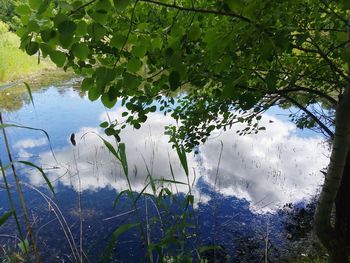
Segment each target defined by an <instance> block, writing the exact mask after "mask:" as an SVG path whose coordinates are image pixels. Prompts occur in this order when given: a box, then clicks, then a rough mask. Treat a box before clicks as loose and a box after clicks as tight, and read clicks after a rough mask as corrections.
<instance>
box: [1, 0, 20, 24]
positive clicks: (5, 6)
mask: <svg viewBox="0 0 350 263" xmlns="http://www.w3.org/2000/svg"><path fill="white" fill-rule="evenodd" d="M19 3H20V1H17V0H1V1H0V21H3V22H5V23H6V24H8V25H9V26H10V29H11V31H14V30H16V29H17V27H18V26H19V25H20V19H19V17H18V16H17V15H16V13H15V7H16V5H17V4H19Z"/></svg>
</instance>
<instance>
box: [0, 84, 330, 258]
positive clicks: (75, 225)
mask: <svg viewBox="0 0 350 263" xmlns="http://www.w3.org/2000/svg"><path fill="white" fill-rule="evenodd" d="M68 84H69V83H68ZM68 86H69V85H68ZM8 93H9V94H8V98H9V100H11V91H10V89H8ZM33 97H34V103H35V109H34V108H33V106H32V105H31V104H29V103H25V104H24V105H23V106H22V108H21V109H20V110H18V111H15V112H9V111H6V109H2V112H3V119H4V121H5V122H6V123H13V124H17V125H24V126H30V127H35V128H40V129H44V130H45V131H46V132H47V133H48V134H49V136H50V142H49V141H48V140H47V138H46V137H45V135H44V134H43V133H42V132H40V131H34V130H28V129H21V128H7V134H8V137H9V143H10V146H11V153H12V155H13V157H14V159H16V160H24V161H31V162H33V163H35V164H36V165H38V166H40V167H42V168H43V170H44V171H45V173H46V174H47V176H48V178H49V179H50V181H51V182H52V184H53V187H54V189H55V192H56V195H55V196H52V194H51V193H50V191H49V190H48V187H47V186H46V183H45V180H44V178H43V177H42V175H41V174H40V173H39V172H38V171H37V170H35V169H32V168H28V167H24V166H23V165H17V164H16V167H17V172H18V174H19V177H20V180H21V182H22V188H23V191H24V197H25V200H26V204H27V206H28V209H29V214H30V217H31V221H32V222H33V229H34V232H35V235H36V238H37V243H38V247H39V250H40V253H41V257H42V260H43V262H74V260H75V259H74V256H73V253H72V250H73V251H74V249H75V248H74V246H75V247H76V249H78V250H79V246H80V233H81V227H82V247H83V251H84V254H85V255H86V256H85V258H84V262H97V261H98V260H99V258H100V257H101V255H102V254H103V253H104V252H105V251H106V248H107V247H108V244H109V241H110V239H111V235H112V233H113V231H114V230H116V229H117V228H118V227H120V226H121V225H123V224H133V223H136V222H140V221H141V222H142V226H145V225H149V237H150V242H151V243H157V242H158V241H159V240H160V239H161V237H162V235H163V234H164V232H166V231H167V230H169V229H170V228H171V227H172V226H173V225H174V223H175V222H178V220H179V218H177V217H176V215H181V214H183V213H184V212H183V211H184V205H183V204H184V203H186V200H184V196H185V194H187V193H188V185H187V183H188V182H190V185H191V194H192V195H193V196H194V205H193V207H192V208H191V207H186V209H185V210H186V216H188V217H187V218H186V220H185V222H186V223H188V225H189V226H188V227H187V232H186V238H185V240H183V241H184V243H183V244H182V247H181V246H177V245H172V246H169V247H167V249H165V250H164V253H165V254H166V255H168V256H169V257H170V256H176V255H178V254H179V253H181V252H183V251H185V252H186V253H187V254H189V255H192V256H193V258H195V257H196V253H197V252H196V249H198V248H200V247H202V248H203V247H205V246H213V245H215V246H218V247H220V248H221V249H219V250H216V252H213V250H210V249H208V250H206V251H205V252H203V253H202V254H201V255H202V257H204V258H207V260H208V262H214V259H213V258H214V257H215V258H216V261H215V262H259V261H260V260H264V256H266V248H268V250H267V251H268V256H269V259H270V260H271V262H289V260H290V258H289V254H290V253H291V250H292V242H293V241H294V240H296V239H298V238H300V237H302V236H303V235H304V233H303V231H308V227H309V223H308V222H309V221H308V222H306V223H305V222H301V221H300V220H302V219H300V218H299V217H298V216H295V215H296V213H299V212H300V213H301V214H303V216H305V215H306V216H309V217H310V215H309V214H310V213H311V212H310V209H311V210H312V208H310V206H308V205H309V204H310V203H312V201H313V197H314V196H315V195H316V194H317V191H318V189H319V186H320V185H321V183H322V180H323V178H322V174H321V173H320V172H319V171H320V170H321V169H323V168H324V167H325V166H326V165H327V156H328V150H327V147H326V145H325V144H324V143H323V139H322V138H321V137H320V136H318V135H317V134H310V133H306V134H303V133H302V132H300V131H298V130H297V129H296V128H295V126H294V125H293V124H291V123H289V122H287V121H286V120H285V119H283V118H279V117H278V114H276V113H281V111H280V110H277V109H274V110H273V111H271V112H270V113H267V114H266V115H264V116H263V118H262V123H263V124H266V125H265V126H266V128H267V129H266V131H262V132H261V133H259V134H257V135H249V136H238V135H237V134H236V133H235V131H234V130H232V131H228V132H221V131H219V132H217V133H216V134H214V135H213V136H212V138H210V140H209V141H208V142H207V143H206V144H205V145H203V146H200V148H199V149H198V153H197V154H194V153H191V154H189V155H188V157H187V158H188V164H189V167H190V175H189V177H188V178H187V176H186V174H185V173H184V170H183V169H182V167H181V164H180V162H179V158H178V157H177V154H176V151H175V150H173V149H172V148H171V146H170V145H169V143H168V140H169V138H168V137H167V136H166V135H164V126H166V125H169V124H174V121H173V120H172V119H171V118H170V117H168V116H164V115H163V113H159V112H155V113H152V114H150V116H149V119H148V121H147V122H146V124H145V125H144V126H142V127H141V129H139V130H134V129H132V128H130V127H127V128H126V129H124V130H123V131H122V134H121V139H122V141H123V142H125V145H126V155H127V159H128V167H129V174H130V176H129V177H130V178H129V179H130V183H131V186H132V189H133V191H134V196H138V193H139V192H141V191H142V190H143V189H144V186H145V182H147V180H148V179H147V175H148V174H149V173H150V174H152V177H153V178H154V179H156V181H157V180H158V181H157V182H158V185H157V187H161V186H163V187H167V188H169V189H170V190H171V192H172V193H174V196H173V197H170V196H167V197H164V203H165V204H166V205H167V208H168V209H169V211H166V209H164V210H159V209H156V205H155V202H156V200H155V199H154V198H152V196H151V195H152V189H151V187H149V188H147V189H146V190H144V193H146V194H149V195H144V196H142V197H140V198H139V199H138V201H137V208H135V206H133V204H132V202H131V200H130V198H128V197H127V195H123V196H122V197H121V198H120V200H119V202H118V204H117V206H116V207H114V206H113V203H114V201H115V199H116V198H117V196H118V194H119V193H121V192H122V191H123V190H125V189H127V187H128V182H127V180H126V178H125V175H124V173H123V169H122V166H121V164H120V162H119V161H118V160H116V158H115V157H114V156H113V155H112V154H111V153H110V152H109V151H108V149H107V148H106V147H105V145H104V144H103V141H102V140H101V139H100V137H99V136H101V137H103V138H105V139H107V140H109V141H111V142H112V140H111V138H108V136H105V135H104V132H103V129H101V128H99V124H100V123H101V122H102V121H105V120H108V119H111V120H115V119H117V120H118V122H119V123H122V122H123V118H124V117H122V112H123V108H122V107H120V105H117V106H116V107H115V108H114V109H111V110H109V109H106V108H104V107H103V105H102V104H101V103H100V102H99V101H95V102H91V101H89V100H88V98H87V97H86V96H85V95H84V94H82V93H81V92H79V90H77V89H74V88H73V87H67V83H65V85H64V87H47V88H43V89H41V90H40V91H37V92H35V93H34V94H33ZM0 106H1V105H0ZM237 129H239V127H237ZM72 133H74V134H75V140H76V143H77V145H76V146H73V145H72V144H71V142H70V137H71V134H72ZM221 142H222V144H221ZM0 143H1V144H0V145H1V149H0V157H1V160H2V162H3V163H5V164H6V163H7V162H8V157H7V154H6V151H5V147H4V142H3V138H2V137H1V139H0ZM221 145H223V148H221ZM50 146H51V147H52V149H53V153H54V155H55V156H53V153H52V151H51V150H50ZM221 152H222V153H221ZM220 153H221V154H220ZM220 155H221V158H220ZM170 164H171V165H170ZM170 166H171V168H172V170H173V173H172V172H171V169H170ZM7 172H8V177H9V180H10V184H11V190H12V192H13V194H14V196H17V195H16V192H15V186H14V182H13V180H11V178H12V174H11V172H10V169H8V170H7ZM173 176H174V177H175V180H176V181H178V182H183V184H174V183H164V182H165V181H164V180H168V181H169V180H173V179H174V178H173ZM162 180H163V181H162ZM161 182H163V183H161ZM159 189H160V188H159ZM159 189H158V190H159ZM0 200H1V202H0V215H1V214H2V213H3V212H5V211H8V210H9V209H10V208H9V204H8V201H7V195H6V191H5V189H4V188H3V181H2V179H1V180H0ZM79 200H80V209H81V210H80V209H79ZM15 202H16V206H17V207H18V208H19V207H20V204H19V201H18V199H17V198H16V200H15ZM19 217H20V219H21V221H22V222H24V219H23V214H21V213H20V214H19ZM152 218H157V219H159V218H161V219H162V220H161V221H160V220H152ZM305 218H306V217H305ZM81 220H82V224H81V225H80V221H81ZM13 221H14V220H9V221H7V222H6V223H5V224H4V225H3V226H1V227H0V244H2V245H3V247H4V246H5V247H6V248H10V249H16V248H15V247H16V244H17V243H18V240H17V239H18V236H17V233H16V230H15V223H14V222H13ZM142 231H144V232H147V229H146V228H143V229H142ZM140 232H141V229H140V228H139V227H134V228H132V229H131V230H129V231H127V232H126V233H124V234H122V235H121V236H120V237H118V240H117V243H116V244H115V245H114V248H113V252H112V255H113V259H112V261H111V262H146V261H147V257H146V252H147V251H146V248H145V247H146V246H145V244H144V241H143V239H142V237H141V234H140ZM67 236H68V238H67ZM172 236H173V237H174V238H175V239H176V238H178V239H181V238H182V236H181V233H180V234H178V233H177V232H176V231H175V232H174V234H173V235H172ZM267 237H268V238H267ZM74 244H75V245H74ZM72 247H73V248H72ZM1 253H4V252H3V251H0V256H2V257H3V254H1ZM169 257H168V261H166V262H175V261H171V259H169Z"/></svg>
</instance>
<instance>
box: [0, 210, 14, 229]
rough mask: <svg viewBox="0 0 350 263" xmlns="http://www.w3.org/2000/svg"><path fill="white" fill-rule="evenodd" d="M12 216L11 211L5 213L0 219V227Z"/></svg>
mask: <svg viewBox="0 0 350 263" xmlns="http://www.w3.org/2000/svg"><path fill="white" fill-rule="evenodd" d="M13 214H14V212H13V211H8V212H5V213H4V214H3V215H2V216H1V217H0V226H2V225H3V224H4V223H5V222H6V221H7V219H9V218H10V217H11V216H12V215H13Z"/></svg>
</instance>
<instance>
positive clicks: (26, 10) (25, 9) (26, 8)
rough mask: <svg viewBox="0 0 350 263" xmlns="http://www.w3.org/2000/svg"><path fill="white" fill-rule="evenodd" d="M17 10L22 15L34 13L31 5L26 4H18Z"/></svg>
mask: <svg viewBox="0 0 350 263" xmlns="http://www.w3.org/2000/svg"><path fill="white" fill-rule="evenodd" d="M15 10H16V13H17V14H18V15H20V16H24V15H30V14H31V13H32V10H30V7H29V6H28V5H24V4H21V5H18V6H17V7H16V9H15Z"/></svg>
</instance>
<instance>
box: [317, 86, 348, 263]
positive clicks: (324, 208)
mask: <svg viewBox="0 0 350 263" xmlns="http://www.w3.org/2000/svg"><path fill="white" fill-rule="evenodd" d="M349 149H350V86H348V87H347V89H346V91H345V93H344V94H343V95H342V96H341V97H340V98H339V103H338V105H337V109H336V117H335V134H334V140H333V147H332V153H331V157H330V162H329V166H328V170H327V174H326V176H325V181H324V185H323V187H322V191H321V194H320V198H319V200H318V205H317V208H316V212H315V220H314V227H315V231H316V234H317V236H318V238H319V239H320V241H321V242H322V244H323V245H324V246H325V247H326V248H327V250H328V251H329V253H330V255H331V260H332V261H333V262H337V263H338V262H339V263H344V262H347V256H346V255H345V247H346V242H345V240H344V239H343V238H341V237H340V236H339V235H337V231H336V230H335V227H334V226H333V225H332V224H331V215H332V209H333V205H334V204H335V201H336V197H337V193H338V190H339V189H340V188H342V187H343V186H342V185H341V183H342V182H344V181H345V180H347V178H346V177H347V176H343V172H345V170H346V169H344V168H345V166H346V164H347V157H348V152H349ZM343 177H344V178H343ZM345 190H346V189H345ZM345 190H344V191H345ZM348 191H350V190H348ZM339 198H340V199H339V200H343V195H342V193H341V192H339ZM339 204H341V203H340V201H339ZM339 208H340V206H339ZM340 210H342V208H340ZM340 210H339V211H338V212H340ZM346 210H347V208H346ZM339 231H340V232H342V231H343V230H342V229H339Z"/></svg>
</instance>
